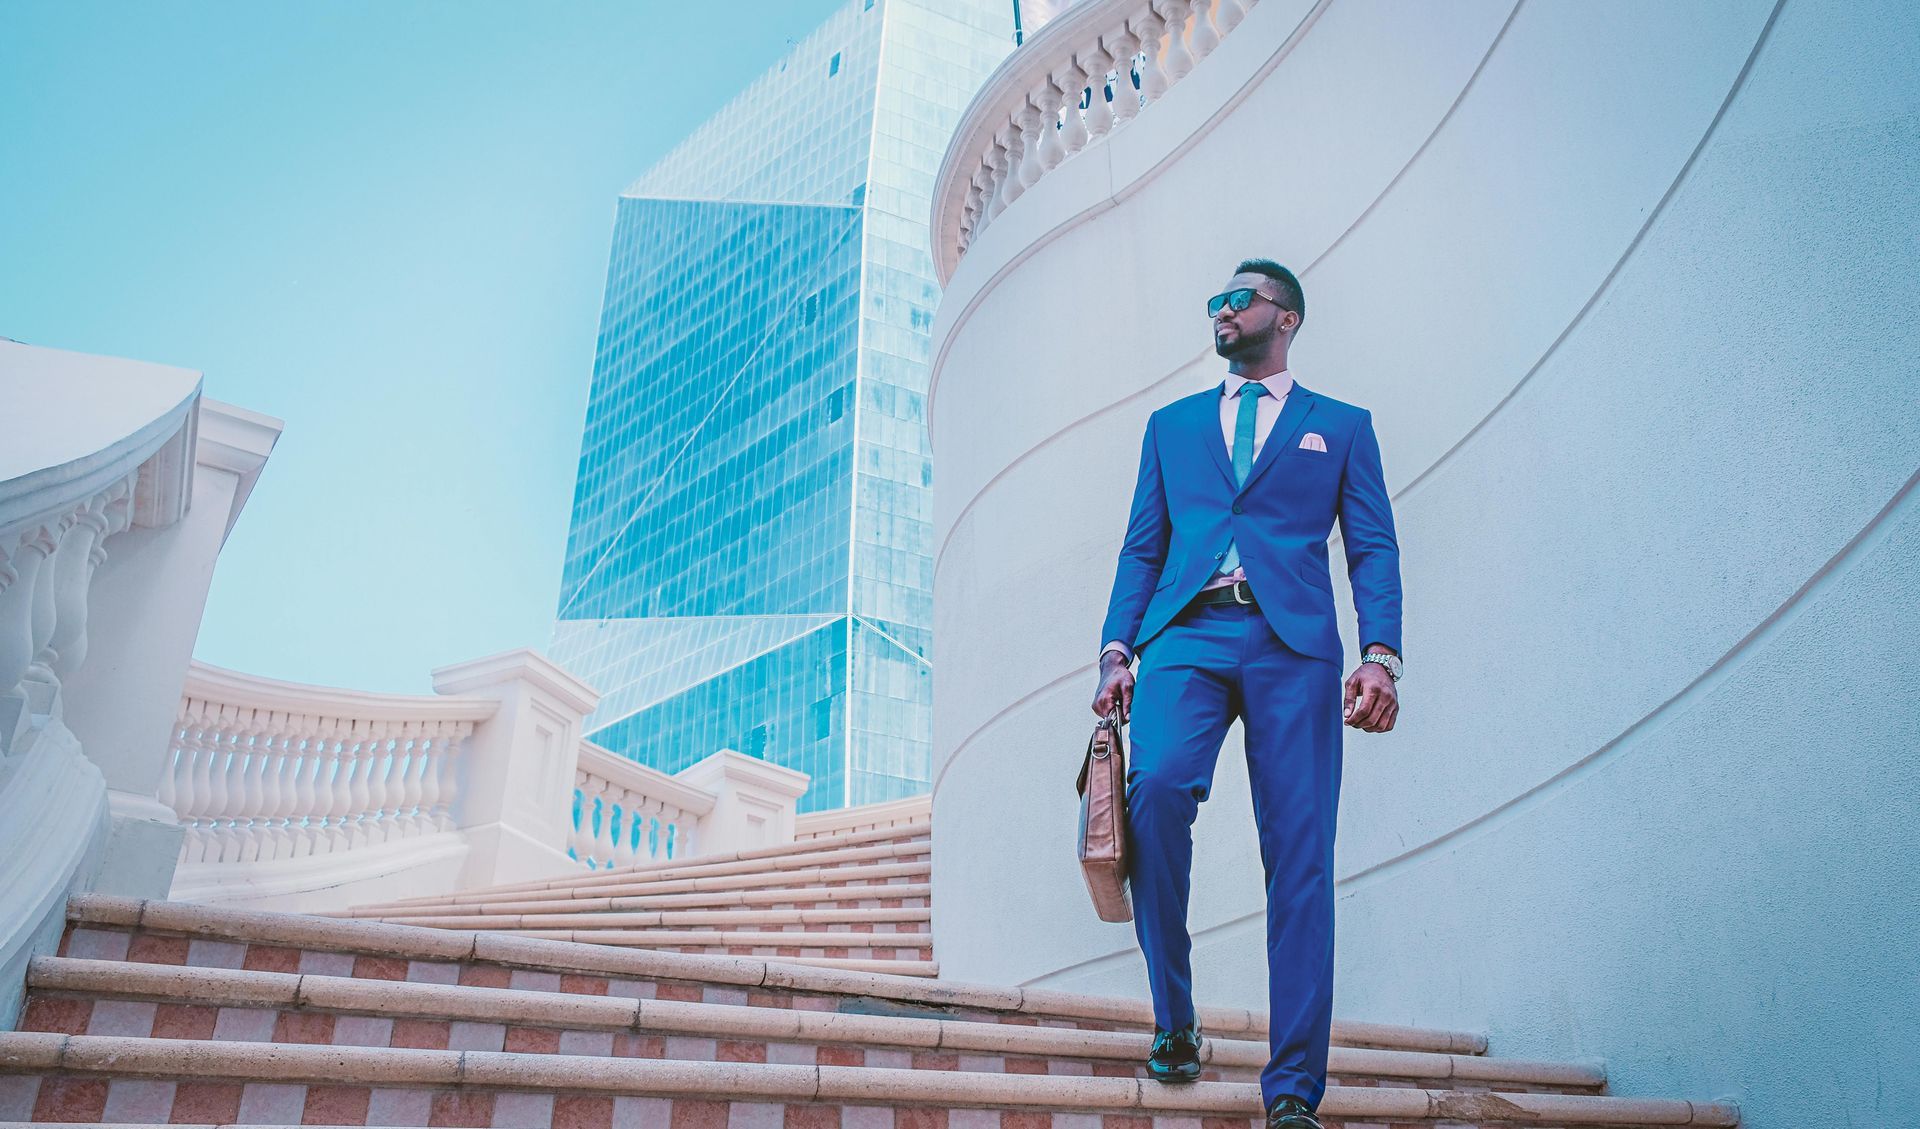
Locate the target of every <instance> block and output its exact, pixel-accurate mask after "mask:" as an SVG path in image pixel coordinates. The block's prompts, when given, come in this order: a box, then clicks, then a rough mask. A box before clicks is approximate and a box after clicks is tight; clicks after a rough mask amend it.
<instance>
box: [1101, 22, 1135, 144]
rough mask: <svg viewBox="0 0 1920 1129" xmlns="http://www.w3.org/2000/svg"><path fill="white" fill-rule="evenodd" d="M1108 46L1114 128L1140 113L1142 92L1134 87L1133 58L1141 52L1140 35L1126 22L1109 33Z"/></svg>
mask: <svg viewBox="0 0 1920 1129" xmlns="http://www.w3.org/2000/svg"><path fill="white" fill-rule="evenodd" d="M1106 46H1107V47H1108V48H1109V53H1110V54H1111V55H1112V56H1113V68H1114V71H1115V72H1116V73H1115V75H1114V79H1113V84H1114V85H1113V106H1112V109H1113V128H1115V129H1119V128H1120V127H1121V126H1123V125H1125V124H1127V123H1128V122H1130V121H1132V120H1133V119H1134V118H1135V117H1136V116H1137V115H1138V114H1139V113H1140V92H1139V91H1137V90H1135V89H1134V88H1133V60H1134V56H1136V55H1138V54H1139V53H1140V37H1139V36H1137V35H1135V34H1134V33H1133V29H1132V28H1130V27H1128V26H1127V25H1125V24H1121V25H1120V30H1118V31H1110V32H1108V33H1107V42H1106Z"/></svg>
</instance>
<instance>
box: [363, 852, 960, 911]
mask: <svg viewBox="0 0 1920 1129" xmlns="http://www.w3.org/2000/svg"><path fill="white" fill-rule="evenodd" d="M932 873H933V868H932V865H931V864H929V863H926V862H906V863H874V864H863V865H859V866H846V867H823V868H814V869H810V870H789V871H781V872H779V873H775V874H721V875H713V876H710V877H706V878H676V879H673V880H671V881H654V882H625V883H619V884H613V885H607V886H596V887H593V888H591V889H587V890H575V889H570V888H561V889H555V890H546V891H536V892H533V893H531V894H530V893H527V892H519V893H515V892H511V891H509V892H506V893H496V892H494V891H492V890H485V891H481V892H477V893H473V894H465V895H460V896H459V899H458V900H457V901H455V900H448V901H443V902H435V903H431V904H433V905H447V906H468V905H480V904H484V903H487V902H503V901H544V902H548V903H552V904H560V905H565V904H567V903H569V902H572V901H578V900H585V899H592V898H619V897H630V896H649V897H650V896H656V895H660V894H685V893H694V892H707V891H714V890H775V891H779V890H814V889H858V890H863V891H873V890H881V889H885V888H886V886H887V885H888V884H890V883H894V882H895V880H898V884H900V885H906V884H910V883H912V884H918V883H924V882H926V880H927V879H928V877H929V876H930V875H931V874H932ZM424 904H427V903H422V904H421V905H410V906H356V907H354V908H353V910H352V911H347V912H344V913H339V914H333V915H329V916H355V915H356V913H357V912H358V911H362V910H368V909H371V910H374V911H375V912H376V914H378V913H388V912H392V911H393V910H395V909H403V910H406V911H409V912H413V911H417V910H419V909H420V908H422V905H424Z"/></svg>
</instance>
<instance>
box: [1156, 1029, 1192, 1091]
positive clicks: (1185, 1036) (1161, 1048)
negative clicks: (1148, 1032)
mask: <svg viewBox="0 0 1920 1129" xmlns="http://www.w3.org/2000/svg"><path fill="white" fill-rule="evenodd" d="M1147 1077H1149V1078H1151V1079H1153V1080H1154V1081H1155V1082H1197V1081H1199V1080H1200V1024H1199V1022H1198V1021H1195V1022H1193V1023H1189V1024H1187V1025H1186V1026H1185V1027H1182V1028H1180V1029H1179V1030H1178V1031H1162V1030H1160V1029H1159V1028H1157V1027H1156V1028H1154V1030H1153V1053H1152V1054H1150V1055H1148V1056H1147Z"/></svg>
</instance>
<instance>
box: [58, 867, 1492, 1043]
mask: <svg viewBox="0 0 1920 1129" xmlns="http://www.w3.org/2000/svg"><path fill="white" fill-rule="evenodd" d="M67 916H68V921H69V933H68V936H67V938H66V939H65V940H64V941H63V942H62V946H61V955H64V956H71V957H80V958H87V959H101V960H130V961H135V962H141V963H149V964H176V965H192V966H198V967H221V968H247V969H258V970H262V971H271V972H297V973H307V974H316V975H324V976H358V977H365V978H375V979H385V980H397V981H411V982H415V983H461V984H472V985H475V986H481V987H498V988H508V987H511V988H524V989H531V990H538V991H558V992H574V993H591V994H606V993H607V992H608V991H609V985H610V984H611V983H612V982H614V981H638V982H642V983H644V984H648V985H651V986H652V988H651V991H652V992H653V994H654V996H655V997H656V998H662V999H679V1000H688V1001H700V1000H704V1001H706V1002H712V1003H728V1004H748V1005H751V1006H765V1007H778V1008H793V1007H801V1008H819V1007H821V1006H822V1004H821V1003H820V1002H819V1001H822V1000H826V1001H830V1004H829V1005H828V1006H830V1008H831V1009H834V1010H845V1011H860V1012H865V1013H869V1014H891V1015H922V1016H931V1017H936V1018H951V1019H974V1020H981V1021H986V1022H1002V1023H1010V1024H1016V1025H1026V1026H1047V1027H1070V1028H1078V1029H1086V1030H1132V1031H1151V1029H1152V1026H1153V1015H1152V1009H1151V1008H1150V1007H1149V1006H1148V1005H1147V1004H1146V1003H1145V1002H1144V1001H1141V1000H1135V999H1123V998H1109V997H1099V996H1084V995H1079V994H1075V993H1070V992H1056V991H1049V990H1045V989H1034V988H1018V987H1000V986H992V985H978V984H963V983H956V982H952V981H941V980H928V979H922V978H917V977H912V976H901V975H887V974H885V973H872V972H858V971H846V970H841V969H836V968H828V967H812V966H801V965H796V964H794V963H793V962H791V961H777V960H763V959H758V958H749V957H710V956H693V955H687V954H680V953H665V952H652V951H647V950H631V949H619V948H613V947H608V946H600V945H578V944H567V943H565V942H554V941H545V940H538V939H533V938H525V937H517V936H512V935H508V934H496V933H485V932H479V933H468V932H462V931H455V930H438V929H418V928H412V927H409V926H402V925H389V924H386V923H383V922H370V921H346V920H338V919H330V918H322V917H305V916H300V915H296V914H276V913H255V912H249V911H244V910H230V909H221V908H218V907H213V906H200V905H190V904H187V903H181V902H149V901H141V900H138V899H131V898H116V897H109V896H104V895H96V894H90V895H85V896H83V897H78V898H74V899H72V901H70V902H69V903H68V907H67ZM803 1001H804V1002H803ZM1200 1022H1201V1024H1202V1026H1203V1028H1204V1029H1205V1030H1206V1032H1207V1033H1208V1034H1209V1035H1210V1036H1214V1037H1219V1038H1253V1039H1264V1038H1265V1037H1266V1016H1265V1014H1264V1013H1257V1012H1248V1011H1246V1010H1244V1009H1240V1008H1223V1007H1203V1008H1201V1009H1200ZM1333 1039H1334V1041H1335V1042H1336V1043H1337V1044H1340V1045H1342V1046H1354V1047H1376V1048H1382V1049H1390V1050H1415V1051H1432V1052H1437V1053H1442V1054H1483V1053H1484V1052H1485V1051H1486V1039H1485V1038H1484V1037H1483V1036H1480V1035H1476V1034H1472V1033H1468V1032H1457V1031H1442V1030H1435V1029H1431V1028H1418V1027H1402V1026H1397V1025H1392V1024H1377V1023H1360V1022H1353V1021H1344V1020H1335V1021H1334V1028H1333Z"/></svg>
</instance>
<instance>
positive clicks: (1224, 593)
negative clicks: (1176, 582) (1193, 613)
mask: <svg viewBox="0 0 1920 1129" xmlns="http://www.w3.org/2000/svg"><path fill="white" fill-rule="evenodd" d="M1193 603H1196V604H1239V605H1240V606H1241V607H1246V608H1257V607H1259V606H1260V605H1259V604H1257V603H1255V602H1254V600H1253V586H1252V585H1251V584H1248V583H1247V582H1246V581H1244V580H1236V581H1234V582H1233V584H1232V585H1231V586H1230V587H1221V588H1209V589H1207V590H1206V591H1204V592H1201V593H1200V594H1199V595H1198V596H1195V597H1194V598H1193Z"/></svg>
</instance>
